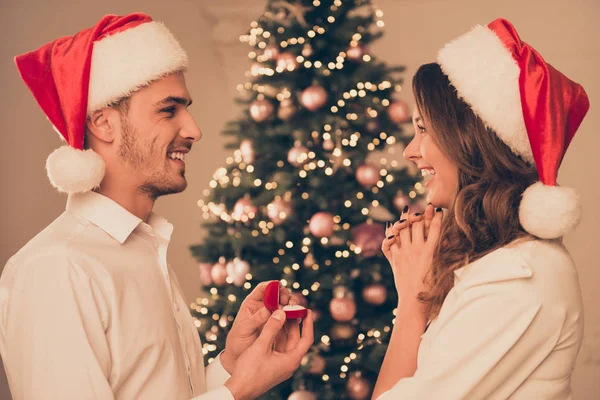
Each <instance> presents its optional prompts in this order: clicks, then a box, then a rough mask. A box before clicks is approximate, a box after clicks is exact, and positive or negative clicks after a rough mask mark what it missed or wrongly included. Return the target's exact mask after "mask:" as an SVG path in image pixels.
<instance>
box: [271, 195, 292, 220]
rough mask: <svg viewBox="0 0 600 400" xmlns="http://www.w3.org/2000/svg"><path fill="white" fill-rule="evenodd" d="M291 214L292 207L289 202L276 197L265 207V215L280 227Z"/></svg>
mask: <svg viewBox="0 0 600 400" xmlns="http://www.w3.org/2000/svg"><path fill="white" fill-rule="evenodd" d="M291 213H292V205H291V204H290V202H289V201H286V200H283V199H282V198H281V197H279V196H277V197H276V198H275V200H273V201H272V202H270V203H269V204H268V205H267V215H268V217H269V219H270V220H271V222H273V224H275V225H280V224H281V223H283V221H285V220H286V219H287V217H288V216H289V215H290V214H291Z"/></svg>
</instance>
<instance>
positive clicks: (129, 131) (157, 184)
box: [117, 115, 187, 199]
mask: <svg viewBox="0 0 600 400" xmlns="http://www.w3.org/2000/svg"><path fill="white" fill-rule="evenodd" d="M121 126H122V130H123V134H122V142H121V145H120V146H119V150H118V152H117V155H118V157H119V159H120V160H121V161H123V162H124V163H125V164H127V165H129V166H130V167H132V168H133V169H134V170H136V171H150V172H151V176H150V178H148V179H147V180H146V182H144V183H143V184H142V185H140V186H139V187H138V191H140V192H142V193H144V194H146V195H148V196H149V197H150V198H152V199H156V198H158V197H160V196H165V195H168V194H174V193H179V192H182V191H183V190H185V188H186V187H187V181H186V180H185V174H184V171H183V170H182V171H181V177H182V178H183V183H180V182H174V181H173V179H172V178H171V176H170V171H169V170H168V168H169V167H168V165H167V163H168V160H166V159H165V160H163V159H162V157H161V159H160V160H153V157H152V155H153V154H155V153H157V152H155V150H154V149H155V142H154V141H152V142H151V143H149V144H148V145H147V146H145V145H144V143H140V142H141V141H140V136H139V134H138V132H137V130H136V129H135V127H134V126H133V125H131V124H130V122H129V118H127V117H126V116H124V115H121ZM157 156H162V154H158V155H157ZM155 157H156V156H155Z"/></svg>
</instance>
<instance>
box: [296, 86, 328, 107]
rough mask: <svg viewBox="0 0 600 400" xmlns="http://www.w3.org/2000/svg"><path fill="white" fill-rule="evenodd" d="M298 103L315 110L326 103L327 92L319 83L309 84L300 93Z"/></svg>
mask: <svg viewBox="0 0 600 400" xmlns="http://www.w3.org/2000/svg"><path fill="white" fill-rule="evenodd" d="M300 103H302V105H303V106H304V107H306V109H308V110H310V111H317V110H318V109H319V108H321V107H323V106H324V105H325V103H327V92H326V91H325V89H323V88H322V87H321V86H319V85H312V86H309V87H307V88H306V89H304V91H303V92H302V94H301V95H300Z"/></svg>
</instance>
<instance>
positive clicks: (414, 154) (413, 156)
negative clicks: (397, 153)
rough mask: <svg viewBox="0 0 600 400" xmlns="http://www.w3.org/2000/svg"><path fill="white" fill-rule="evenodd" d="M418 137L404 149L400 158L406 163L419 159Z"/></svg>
mask: <svg viewBox="0 0 600 400" xmlns="http://www.w3.org/2000/svg"><path fill="white" fill-rule="evenodd" d="M418 136H419V135H415V136H414V137H413V138H412V140H411V141H410V143H409V144H408V145H407V146H406V147H405V148H404V151H403V152H402V156H403V157H404V159H406V160H408V161H416V160H417V159H419V158H421V146H420V143H419V142H420V139H419V137H418Z"/></svg>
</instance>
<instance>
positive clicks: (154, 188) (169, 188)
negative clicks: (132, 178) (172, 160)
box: [140, 177, 188, 198]
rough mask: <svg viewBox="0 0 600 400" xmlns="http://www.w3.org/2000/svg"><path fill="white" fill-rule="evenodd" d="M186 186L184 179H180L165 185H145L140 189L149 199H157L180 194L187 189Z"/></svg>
mask: <svg viewBox="0 0 600 400" xmlns="http://www.w3.org/2000/svg"><path fill="white" fill-rule="evenodd" d="M187 185H188V183H187V180H186V179H185V177H181V178H180V179H178V182H170V183H169V184H167V185H165V184H163V185H152V184H146V185H144V186H142V187H141V188H140V189H141V190H142V191H143V192H145V193H148V194H149V195H150V196H151V197H153V198H157V197H161V196H167V195H169V194H177V193H181V192H183V191H184V190H185V189H186V188H187Z"/></svg>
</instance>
